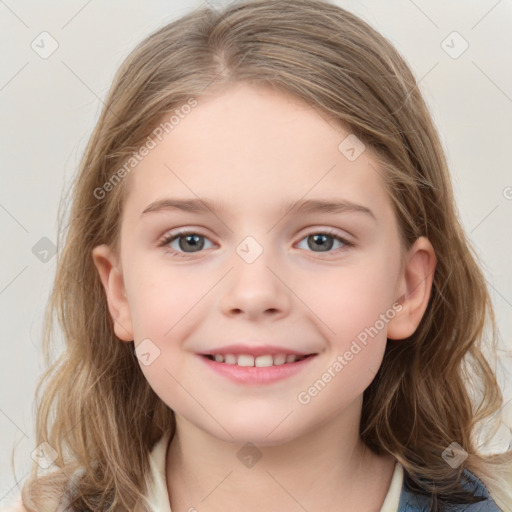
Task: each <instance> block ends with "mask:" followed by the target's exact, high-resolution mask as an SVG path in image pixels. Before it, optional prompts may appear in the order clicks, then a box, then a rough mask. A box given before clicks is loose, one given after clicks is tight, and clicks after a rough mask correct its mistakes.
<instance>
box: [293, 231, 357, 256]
mask: <svg viewBox="0 0 512 512" xmlns="http://www.w3.org/2000/svg"><path fill="white" fill-rule="evenodd" d="M302 240H306V243H307V246H308V247H309V248H312V249H319V251H315V250H313V252H333V251H332V250H331V249H332V248H333V245H334V244H335V242H338V243H341V246H342V247H352V246H353V245H354V244H353V243H351V242H349V241H348V240H346V239H345V238H343V237H341V236H339V235H337V234H336V233H334V232H332V231H330V230H323V231H319V232H316V233H311V234H309V235H308V236H306V237H304V238H303V239H302ZM302 240H301V242H302ZM342 247H338V248H339V249H341V248H342ZM299 248H300V249H302V248H303V247H299Z"/></svg>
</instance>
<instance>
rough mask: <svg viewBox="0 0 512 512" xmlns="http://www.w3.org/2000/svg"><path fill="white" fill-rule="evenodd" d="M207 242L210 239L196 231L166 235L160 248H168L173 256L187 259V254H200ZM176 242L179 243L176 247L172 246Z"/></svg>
mask: <svg viewBox="0 0 512 512" xmlns="http://www.w3.org/2000/svg"><path fill="white" fill-rule="evenodd" d="M205 240H209V239H208V238H207V237H205V236H203V235H200V234H199V233H196V232H195V231H180V232H178V233H172V234H169V235H166V236H165V237H164V238H163V240H162V241H161V242H160V243H159V246H161V247H163V246H168V248H169V249H170V252H171V253H172V254H175V255H176V256H183V257H186V256H187V254H193V253H195V252H200V251H201V249H204V248H205V247H204V245H205V242H204V241H205ZM174 242H177V246H175V247H173V246H172V244H173V243H174ZM207 248H208V247H207Z"/></svg>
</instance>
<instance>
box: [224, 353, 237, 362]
mask: <svg viewBox="0 0 512 512" xmlns="http://www.w3.org/2000/svg"><path fill="white" fill-rule="evenodd" d="M224 362H225V363H227V364H236V357H235V356H234V355H233V354H226V357H224Z"/></svg>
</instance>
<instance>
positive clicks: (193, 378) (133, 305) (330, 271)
mask: <svg viewBox="0 0 512 512" xmlns="http://www.w3.org/2000/svg"><path fill="white" fill-rule="evenodd" d="M197 100H198V105H197V106H196V107H195V108H194V109H192V111H191V112H190V113H189V114H188V115H187V116H186V117H184V118H183V119H182V120H181V121H180V123H179V125H178V126H176V127H175V128H174V130H172V131H171V132H170V133H169V134H168V135H167V136H166V137H164V138H163V140H162V141H161V142H159V143H158V144H157V146H156V147H155V148H154V149H152V150H151V151H150V152H149V154H148V155H147V156H146V157H145V158H144V159H143V160H142V161H141V162H140V163H139V164H138V166H137V167H136V168H135V169H134V170H133V171H132V172H131V173H130V175H129V177H128V178H126V179H128V180H129V183H128V185H129V189H128V193H127V196H126V201H125V204H124V210H123V216H122V222H121V237H120V252H119V255H115V254H114V253H113V252H111V251H110V249H109V248H108V247H106V246H99V247H97V248H96V249H95V251H94V253H93V255H94V261H95V263H96V265H97V267H98V270H99V272H100V276H101V278H102V281H103V284H104V285H105V290H106V293H107V298H108V302H109V307H110V311H111V314H112V316H113V318H114V320H115V328H116V334H117V336H118V337H119V338H120V339H121V340H124V341H126V342H129V341H132V340H134V341H135V346H136V347H137V354H138V357H139V363H140V368H141V370H142V372H143V373H144V375H145V377H146V378H147V380H148V382H149V384H150V385H151V387H152V388H153V389H154V391H155V392H156V393H157V395H158V396H159V397H160V398H161V399H162V400H163V401H164V402H165V403H166V404H167V405H168V406H169V407H170V408H171V409H173V410H174V411H175V413H176V414H177V418H178V419H179V421H181V422H182V423H181V424H189V425H194V426H195V427H197V428H199V429H201V430H202V431H204V432H207V433H209V434H211V435H213V436H215V437H217V438H219V439H223V440H226V441H229V442H246V441H252V442H254V443H259V444H261V445H264V444H267V445H268V444H276V443H283V442H285V441H287V440H290V439H293V438H298V437H300V436H303V435H307V434H308V433H310V432H312V431H314V430H315V429H316V428H319V427H320V425H325V424H326V422H336V421H339V420H340V418H342V417H343V415H344V414H345V415H346V414H348V411H354V410H355V409H354V404H358V405H357V407H356V409H360V405H361V396H362V393H363V391H364V390H365V389H366V387H367V386H368V385H369V384H370V382H371V381H372V379H373V378H374V376H375V374H376V372H377V370H378V369H379V366H380V364H381V361H382V357H383V353H384V350H385V346H386V341H387V337H390V338H391V337H394V338H401V337H406V336H408V335H410V334H411V333H412V332H413V331H414V329H415V328H416V326H417V324H418V322H419V320H420V318H421V315H422V313H423V311H424V308H425V307H426V302H427V301H428V293H429V289H430V279H429V276H428V274H429V272H430V271H431V270H432V266H431V265H430V266H429V264H428V262H429V261H432V260H428V257H427V258H425V257H424V256H421V254H420V253H424V254H428V251H427V250H430V249H429V247H428V244H425V243H424V242H425V241H424V240H420V241H419V243H418V244H417V245H416V246H415V247H414V250H413V251H411V252H410V253H409V259H408V263H409V267H407V268H405V269H404V268H401V260H400V257H401V247H400V242H399V232H398V226H397V222H396V219H395V216H394V213H393V210H392V206H391V202H390V199H389V198H388V196H387V194H386V191H385V189H384V184H383V181H382V177H381V175H380V171H379V167H378V164H377V161H376V159H375V158H374V155H372V153H371V151H370V149H369V148H368V147H367V148H366V149H364V151H362V153H361V154H359V155H358V153H359V152H360V149H361V147H360V146H358V145H357V141H356V145H355V146H354V145H353V144H354V140H353V139H352V138H349V139H348V140H347V141H345V142H343V141H344V140H345V138H346V137H347V136H348V135H350V133H349V132H348V131H345V130H343V129H341V128H339V127H338V126H335V125H334V123H332V122H331V121H329V120H328V119H326V118H324V117H323V116H322V115H320V114H319V113H318V111H316V110H315V109H313V108H311V107H309V106H308V105H306V104H304V103H302V102H300V101H298V100H296V99H292V98H290V97H288V96H285V95H282V94H280V93H277V92H273V91H270V90H269V89H263V88H258V89H255V88H252V87H250V86H248V85H243V84H237V85H236V86H233V87H232V88H231V89H229V90H226V91H225V92H223V93H222V94H219V95H217V96H214V97H204V98H202V97H199V98H197ZM352 137H353V136H352ZM340 144H341V146H340ZM351 146H352V147H354V148H355V150H354V151H351V150H350V147H351ZM354 156H355V157H356V158H354ZM178 202H183V203H178ZM321 202H325V203H337V204H340V205H341V206H338V207H336V208H335V207H333V206H331V207H329V206H324V207H319V205H321ZM196 203H197V204H196ZM179 204H182V207H178V205H179ZM173 205H174V206H173ZM192 205H195V208H192ZM205 205H207V207H206V206H205ZM299 206H302V208H299ZM180 232H185V234H181V235H179V233H180ZM422 244H423V245H422ZM418 255H419V256H418ZM407 269H408V270H407ZM415 279H416V281H415ZM421 282H423V284H422V285H420V284H421ZM404 297H405V298H404ZM399 299H400V301H401V302H400V303H399ZM120 342H121V341H120ZM215 355H217V359H218V361H212V360H211V359H212V358H214V357H215ZM294 355H295V356H296V358H298V359H300V358H301V357H303V356H307V357H305V358H304V359H302V360H300V361H296V362H283V358H284V357H285V356H290V357H289V358H288V359H287V360H288V361H292V360H293V356H294ZM220 356H222V357H223V359H221V357H220ZM251 357H252V359H251ZM233 362H236V364H233ZM280 363H283V364H280ZM254 364H256V366H252V365H254ZM268 364H270V365H272V366H267V365H268ZM244 365H249V366H244ZM259 365H263V366H259Z"/></svg>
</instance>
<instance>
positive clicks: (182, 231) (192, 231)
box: [158, 226, 356, 258]
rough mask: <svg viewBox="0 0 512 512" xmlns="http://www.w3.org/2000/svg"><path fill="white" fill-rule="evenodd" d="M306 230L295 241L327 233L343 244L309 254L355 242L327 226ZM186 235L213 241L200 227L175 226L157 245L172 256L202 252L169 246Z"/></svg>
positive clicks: (330, 254)
mask: <svg viewBox="0 0 512 512" xmlns="http://www.w3.org/2000/svg"><path fill="white" fill-rule="evenodd" d="M305 229H306V230H307V231H305V232H304V231H303V234H302V235H301V236H300V238H299V240H298V241H297V243H300V242H302V241H303V240H304V239H305V238H307V237H308V236H312V235H318V234H322V235H328V236H331V237H333V238H335V239H336V240H338V241H339V242H341V243H342V244H343V247H338V248H337V249H334V250H330V251H320V252H315V251H305V252H306V253H311V254H318V255H321V254H324V255H325V256H326V257H327V258H329V257H334V256H336V255H337V254H338V253H339V252H343V251H344V250H347V249H350V248H352V247H354V246H355V245H356V244H355V243H354V242H353V241H351V240H350V237H348V238H347V237H346V236H345V235H342V234H340V233H339V231H338V230H337V229H335V228H330V227H329V228H327V227H320V226H308V228H305ZM188 235H199V236H201V237H203V238H206V239H208V240H209V241H210V242H212V243H215V242H213V241H212V240H211V239H210V237H209V236H208V235H205V234H204V233H202V229H201V228H195V227H186V228H176V229H174V230H171V231H168V232H166V233H165V234H164V235H163V236H162V237H161V238H160V239H159V241H158V247H163V248H164V249H165V251H166V252H168V253H170V254H172V255H173V256H177V257H182V258H191V257H193V255H194V254H201V253H202V252H205V250H200V251H198V252H197V253H194V252H192V253H187V252H181V251H177V250H176V249H172V248H171V247H169V244H170V243H171V242H173V241H174V240H176V239H177V238H180V237H185V236H188Z"/></svg>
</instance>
